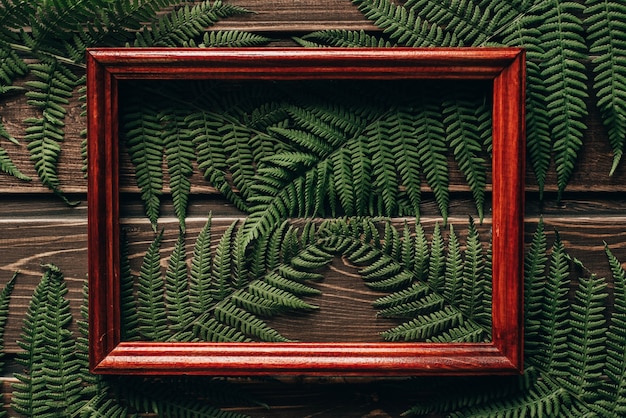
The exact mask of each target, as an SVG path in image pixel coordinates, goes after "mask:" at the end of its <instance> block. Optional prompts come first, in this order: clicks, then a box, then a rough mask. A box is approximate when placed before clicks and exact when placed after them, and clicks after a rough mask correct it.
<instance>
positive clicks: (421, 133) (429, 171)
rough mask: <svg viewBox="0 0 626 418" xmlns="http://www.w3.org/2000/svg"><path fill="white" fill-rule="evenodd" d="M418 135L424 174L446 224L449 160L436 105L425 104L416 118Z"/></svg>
mask: <svg viewBox="0 0 626 418" xmlns="http://www.w3.org/2000/svg"><path fill="white" fill-rule="evenodd" d="M415 128H416V135H418V137H419V138H420V147H419V149H418V158H419V162H420V166H421V168H422V172H423V173H424V175H425V177H426V181H427V182H428V185H429V186H430V187H431V189H432V191H433V194H434V195H435V200H436V201H437V205H438V206H439V211H440V212H441V216H442V217H443V221H444V224H445V222H446V220H447V218H448V204H449V202H450V196H449V191H448V182H449V178H448V160H447V155H446V147H445V143H444V139H443V138H444V131H445V129H444V126H443V123H442V121H441V115H440V112H439V109H438V108H437V106H436V105H434V104H430V103H423V105H422V106H421V108H419V109H418V112H417V115H416V117H415Z"/></svg>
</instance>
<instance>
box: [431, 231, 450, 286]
mask: <svg viewBox="0 0 626 418" xmlns="http://www.w3.org/2000/svg"><path fill="white" fill-rule="evenodd" d="M444 251H445V243H444V240H443V235H442V234H441V227H440V226H439V223H436V224H435V227H434V229H433V236H432V239H431V244H430V257H429V259H430V262H429V264H428V285H429V286H430V287H431V288H432V289H433V290H434V291H435V292H438V293H441V292H443V289H444V285H445V283H446V279H445V268H446V256H445V254H444Z"/></svg>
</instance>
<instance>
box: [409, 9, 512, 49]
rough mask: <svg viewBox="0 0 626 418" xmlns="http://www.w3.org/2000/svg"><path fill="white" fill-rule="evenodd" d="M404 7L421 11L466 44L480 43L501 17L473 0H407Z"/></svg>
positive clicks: (429, 19) (423, 15)
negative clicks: (437, 0) (438, 0)
mask: <svg viewBox="0 0 626 418" xmlns="http://www.w3.org/2000/svg"><path fill="white" fill-rule="evenodd" d="M404 7H405V8H407V9H409V10H414V11H417V12H419V14H420V16H421V17H422V18H423V19H425V20H427V21H430V22H435V23H436V24H437V25H439V26H441V27H445V28H447V29H448V30H450V31H451V32H452V33H453V34H454V35H456V37H457V38H458V39H460V40H462V42H463V44H464V45H480V44H482V43H483V42H484V41H485V40H486V39H487V38H488V37H489V36H490V35H491V33H492V32H493V29H494V28H493V26H494V25H495V24H497V23H498V22H499V20H500V19H499V18H498V17H496V16H493V15H492V13H493V11H492V9H491V7H487V8H485V9H481V8H480V7H479V6H478V5H476V4H474V3H473V2H472V1H471V0H461V1H458V0H447V1H441V2H434V1H429V0H414V1H411V0H409V1H407V2H406V3H405V4H404Z"/></svg>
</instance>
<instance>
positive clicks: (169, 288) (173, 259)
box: [165, 231, 194, 332]
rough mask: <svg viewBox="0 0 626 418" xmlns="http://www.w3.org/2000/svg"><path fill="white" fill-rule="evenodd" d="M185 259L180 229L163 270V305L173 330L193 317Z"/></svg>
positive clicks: (184, 324) (182, 327)
mask: <svg viewBox="0 0 626 418" xmlns="http://www.w3.org/2000/svg"><path fill="white" fill-rule="evenodd" d="M186 259H187V255H186V251H185V235H184V234H183V233H182V231H181V232H180V233H179V234H178V239H177V240H176V244H175V245H174V250H173V251H172V255H171V256H170V260H169V262H168V265H167V270H166V271H165V307H166V309H167V319H168V321H169V328H170V329H171V330H172V331H174V332H177V331H181V330H184V329H186V328H187V326H188V325H189V323H190V322H191V321H192V320H193V318H194V314H193V310H192V309H191V302H190V297H189V288H188V285H189V280H188V275H187V263H186V261H187V260H186Z"/></svg>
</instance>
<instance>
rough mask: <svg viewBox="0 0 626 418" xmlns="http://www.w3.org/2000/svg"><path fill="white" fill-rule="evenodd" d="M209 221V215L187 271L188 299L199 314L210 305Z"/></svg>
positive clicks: (195, 312) (192, 308)
mask: <svg viewBox="0 0 626 418" xmlns="http://www.w3.org/2000/svg"><path fill="white" fill-rule="evenodd" d="M211 221H212V215H211V214H209V217H208V219H207V221H206V223H205V224H204V226H203V227H202V230H201V231H200V233H199V234H198V237H197V238H196V242H195V244H194V247H193V257H192V260H191V271H190V273H189V280H190V282H189V299H190V303H191V311H192V312H193V313H194V315H201V314H202V313H204V312H206V311H207V310H208V309H209V307H210V306H211V302H212V301H213V296H212V294H211V267H212V264H213V263H212V258H211Z"/></svg>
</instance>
